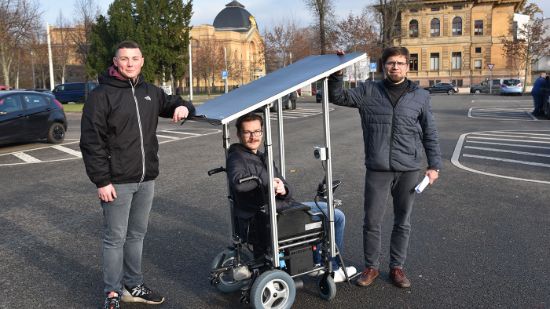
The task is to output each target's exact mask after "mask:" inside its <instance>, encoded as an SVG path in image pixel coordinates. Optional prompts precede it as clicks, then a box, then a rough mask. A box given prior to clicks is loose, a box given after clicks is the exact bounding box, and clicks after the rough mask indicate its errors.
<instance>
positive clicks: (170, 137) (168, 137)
mask: <svg viewBox="0 0 550 309" xmlns="http://www.w3.org/2000/svg"><path fill="white" fill-rule="evenodd" d="M157 137H162V138H167V139H181V138H179V137H176V136H168V135H160V134H158V133H157Z"/></svg>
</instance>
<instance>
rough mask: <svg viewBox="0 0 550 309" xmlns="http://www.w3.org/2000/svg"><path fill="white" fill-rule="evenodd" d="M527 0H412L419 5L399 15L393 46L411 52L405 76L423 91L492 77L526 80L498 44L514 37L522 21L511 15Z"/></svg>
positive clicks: (501, 45) (471, 82)
mask: <svg viewBox="0 0 550 309" xmlns="http://www.w3.org/2000/svg"><path fill="white" fill-rule="evenodd" d="M525 1H526V0H421V1H411V2H415V3H416V4H417V6H416V5H415V6H414V7H411V8H409V9H407V10H405V11H403V12H402V13H401V18H400V23H401V36H400V38H399V39H397V40H396V41H395V42H394V43H395V44H396V45H402V46H405V47H407V48H408V49H409V51H410V53H411V60H410V64H409V67H410V72H409V74H408V77H409V78H410V79H411V80H413V81H416V82H418V83H419V84H420V85H421V86H427V85H431V84H433V83H435V82H439V81H443V82H446V81H447V82H448V81H453V82H454V83H455V84H456V85H458V86H459V87H460V86H469V85H470V84H476V83H479V82H481V81H482V80H485V79H487V78H489V76H491V75H492V77H493V78H506V77H518V76H519V77H520V78H521V79H524V73H523V71H522V70H521V69H519V68H518V64H516V63H514V62H513V61H511V60H510V59H507V58H506V57H505V56H504V55H503V44H502V39H503V38H506V39H512V38H513V32H514V31H513V30H515V29H516V28H517V22H518V17H519V19H521V18H522V17H523V15H518V14H515V13H517V12H518V11H519V9H520V8H521V7H522V6H523V5H524V4H525ZM520 22H522V21H521V20H520ZM490 68H492V71H491V70H490Z"/></svg>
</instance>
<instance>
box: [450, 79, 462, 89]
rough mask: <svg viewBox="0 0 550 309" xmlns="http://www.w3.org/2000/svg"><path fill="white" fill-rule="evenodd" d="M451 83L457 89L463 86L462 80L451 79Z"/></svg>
mask: <svg viewBox="0 0 550 309" xmlns="http://www.w3.org/2000/svg"><path fill="white" fill-rule="evenodd" d="M451 83H452V84H453V85H455V86H457V87H462V86H463V85H464V80H462V79H453V80H451Z"/></svg>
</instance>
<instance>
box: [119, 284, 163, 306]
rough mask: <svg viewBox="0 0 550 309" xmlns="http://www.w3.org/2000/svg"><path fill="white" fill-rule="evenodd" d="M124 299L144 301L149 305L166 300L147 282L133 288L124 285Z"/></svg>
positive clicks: (134, 301) (130, 301)
mask: <svg viewBox="0 0 550 309" xmlns="http://www.w3.org/2000/svg"><path fill="white" fill-rule="evenodd" d="M124 288H125V289H124V291H123V293H122V301H123V302H125V303H144V304H149V305H158V304H162V302H164V297H162V296H160V295H159V294H158V293H155V292H153V291H151V289H149V288H148V287H146V286H145V284H143V283H142V284H140V285H137V286H135V287H133V288H128V287H127V286H124Z"/></svg>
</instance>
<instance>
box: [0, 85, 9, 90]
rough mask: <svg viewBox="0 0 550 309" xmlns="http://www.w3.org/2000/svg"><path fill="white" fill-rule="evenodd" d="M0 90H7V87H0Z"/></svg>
mask: <svg viewBox="0 0 550 309" xmlns="http://www.w3.org/2000/svg"><path fill="white" fill-rule="evenodd" d="M0 90H9V89H8V86H6V85H0Z"/></svg>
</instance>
